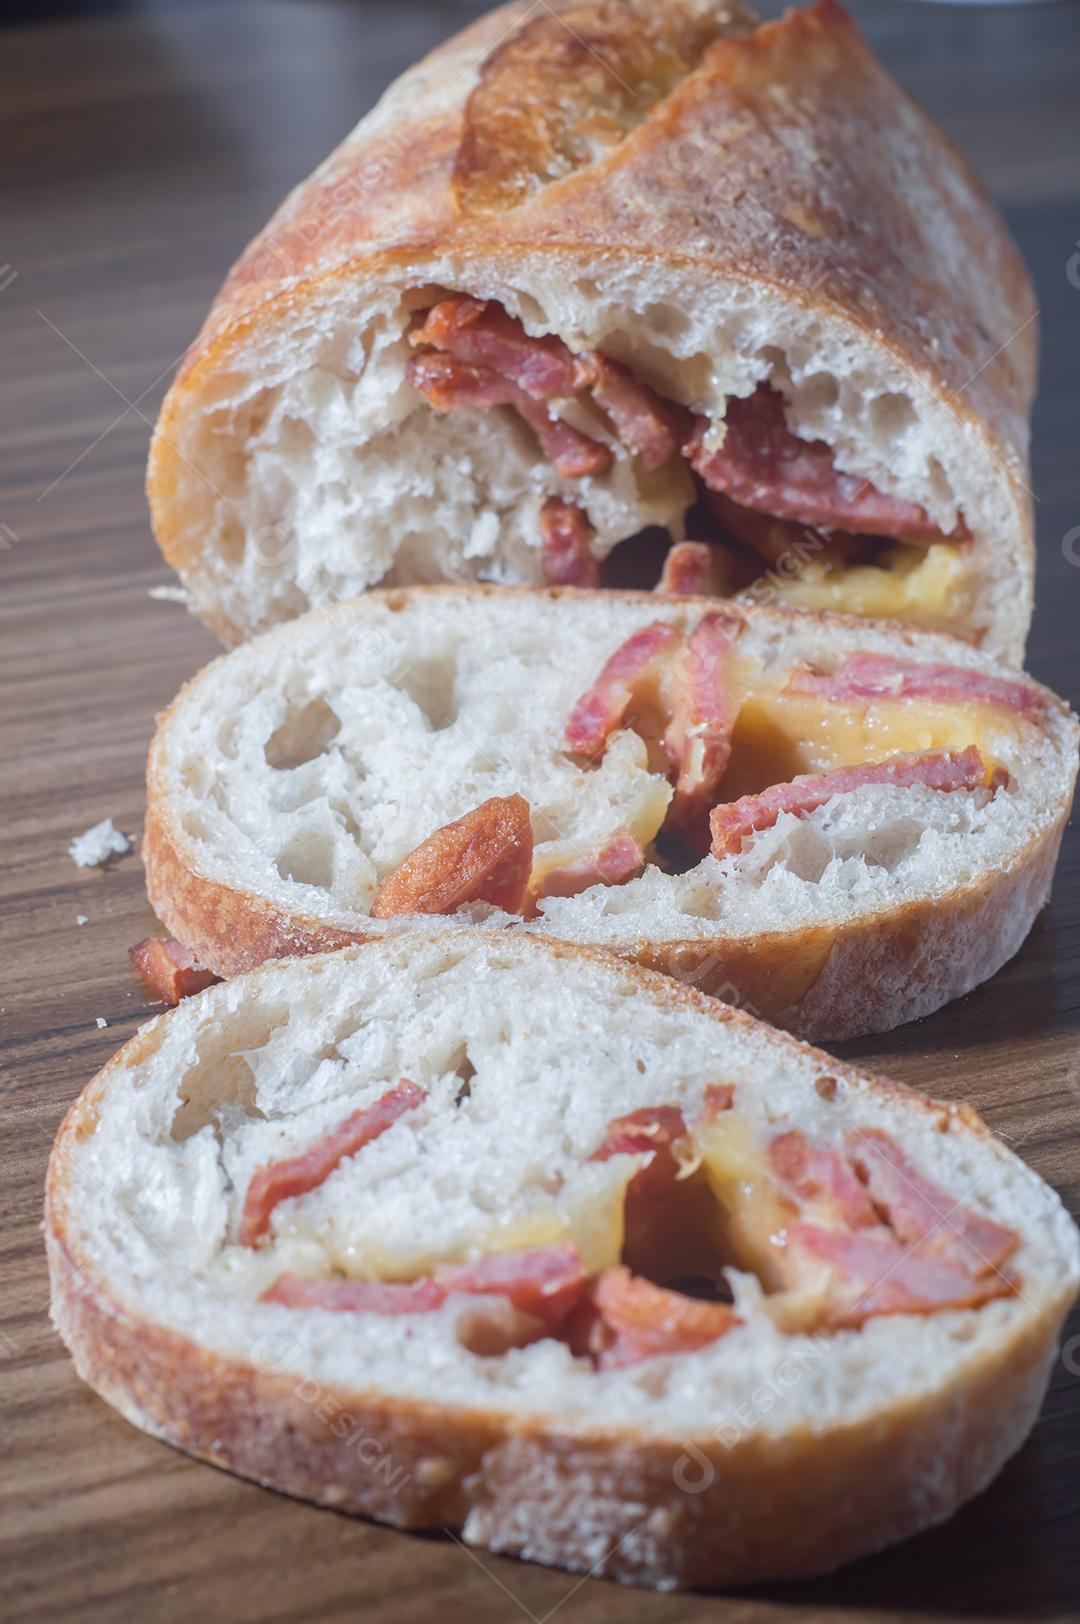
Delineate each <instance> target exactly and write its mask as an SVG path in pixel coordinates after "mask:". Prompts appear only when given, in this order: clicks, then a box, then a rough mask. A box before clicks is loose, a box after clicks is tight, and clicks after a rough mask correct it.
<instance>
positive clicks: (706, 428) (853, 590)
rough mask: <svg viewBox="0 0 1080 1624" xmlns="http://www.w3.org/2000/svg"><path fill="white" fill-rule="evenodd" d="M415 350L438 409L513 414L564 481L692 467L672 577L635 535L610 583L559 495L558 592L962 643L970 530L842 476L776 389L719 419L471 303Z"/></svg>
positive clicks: (411, 367)
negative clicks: (866, 621) (770, 613)
mask: <svg viewBox="0 0 1080 1624" xmlns="http://www.w3.org/2000/svg"><path fill="white" fill-rule="evenodd" d="M409 342H410V344H411V345H412V347H413V351H414V353H413V354H412V356H411V357H410V359H409V361H408V362H407V364H406V372H407V376H408V379H409V382H410V383H411V384H412V386H413V387H414V388H415V389H417V390H418V391H419V392H420V393H421V394H422V395H423V396H424V398H425V399H426V400H427V401H428V403H429V404H430V405H431V406H432V407H434V409H435V410H436V411H440V412H449V411H458V410H468V409H471V410H474V411H488V410H492V409H494V408H504V409H507V410H509V411H511V412H513V413H515V414H516V416H517V417H518V418H519V419H520V420H521V421H522V422H523V423H524V424H525V425H526V426H527V429H528V430H529V431H530V432H531V433H532V435H533V436H534V437H535V440H536V443H537V446H538V449H539V451H540V453H541V454H542V456H543V457H544V458H546V459H547V460H548V461H549V462H550V463H551V464H552V465H553V467H554V469H555V471H556V472H557V473H558V475H559V476H560V478H561V479H562V480H564V481H567V482H570V483H571V484H572V483H573V482H574V481H580V480H582V479H585V478H589V477H596V476H602V475H604V474H606V473H607V472H608V471H609V470H610V469H611V467H612V464H613V461H614V459H615V455H616V450H615V449H614V447H615V446H617V447H618V448H619V454H626V455H629V456H630V457H631V458H632V459H635V460H636V461H637V462H638V463H639V464H640V466H641V467H642V469H643V470H644V471H645V473H646V474H656V473H657V471H658V470H661V469H664V468H665V467H668V466H670V465H672V464H673V463H675V462H680V463H682V464H683V465H684V466H685V468H686V469H688V470H690V471H692V474H693V484H694V489H695V491H696V500H695V501H694V502H693V504H692V506H691V508H690V510H689V515H688V528H690V530H691V531H692V538H693V539H690V540H676V541H675V542H674V543H673V545H672V546H671V547H670V549H669V551H668V553H667V556H666V558H664V561H663V566H662V568H660V566H659V562H658V559H659V548H658V547H655V546H651V545H649V544H648V543H649V538H645V542H646V545H645V546H642V545H641V540H642V538H632V537H627V538H625V546H621V547H619V548H617V549H616V550H615V552H614V553H613V554H612V555H611V556H610V558H609V559H608V560H607V561H606V563H605V567H604V571H603V572H602V570H601V563H600V560H599V558H598V557H597V554H596V550H595V548H594V545H593V542H594V532H593V529H592V526H591V525H590V523H589V520H588V517H587V514H586V512H585V509H584V505H583V503H582V502H581V501H577V500H574V499H573V497H572V496H570V495H565V496H564V495H559V496H551V497H549V498H548V499H547V501H546V502H545V503H544V505H543V507H542V509H541V512H540V521H539V523H540V537H539V546H540V555H541V560H542V567H543V572H544V577H545V580H546V581H547V583H548V584H549V585H552V586H585V587H594V586H599V585H601V584H613V585H615V584H617V585H623V586H626V585H634V586H640V585H649V584H654V585H655V590H657V591H659V592H666V593H685V592H693V593H708V594H710V595H716V596H720V597H729V596H733V595H737V594H747V595H749V596H751V597H755V598H760V597H762V596H763V595H766V596H767V597H768V599H769V601H773V602H779V603H785V604H790V605H792V606H796V607H801V608H808V609H835V610H843V611H848V612H851V613H855V614H863V615H872V616H879V617H892V618H896V619H901V620H908V621H912V622H915V623H917V624H921V625H925V626H932V627H936V628H938V629H941V630H951V631H954V632H956V631H959V632H961V633H963V629H964V623H965V617H966V616H967V614H968V612H969V610H970V592H969V589H968V588H969V582H968V579H967V566H966V559H967V556H968V553H969V551H970V545H971V537H970V534H969V532H968V531H967V528H966V526H965V525H964V523H963V521H962V520H961V521H960V522H959V523H958V524H957V525H956V527H955V528H954V529H953V531H952V532H951V533H950V534H949V535H943V534H942V532H941V530H940V529H939V528H938V527H937V526H936V525H934V523H933V522H932V521H931V519H930V518H929V516H928V514H927V512H926V510H925V509H924V508H923V507H921V506H919V505H918V504H916V503H913V502H909V501H905V500H903V499H902V498H900V497H897V496H894V495H889V494H886V493H885V492H883V491H881V490H879V489H877V487H876V486H875V485H874V483H873V479H872V477H869V476H867V477H858V476H856V475H852V474H849V473H844V472H841V471H840V470H838V469H837V468H836V467H835V465H834V462H833V453H832V450H831V448H830V447H829V446H828V445H827V444H826V443H825V442H824V441H823V440H804V439H800V438H799V437H798V436H797V435H795V434H794V433H793V432H792V431H791V429H790V427H789V426H788V423H787V420H786V417H785V407H784V399H783V396H782V394H781V393H780V392H779V391H778V390H777V389H775V388H773V387H772V386H771V385H770V384H769V383H767V382H763V383H760V384H759V385H758V387H757V389H756V390H755V391H754V393H753V394H752V395H750V396H748V397H746V398H742V399H739V398H731V399H729V400H728V401H727V404H726V410H725V413H724V417H723V420H722V422H717V421H710V420H709V419H708V418H707V417H705V416H703V415H701V414H697V413H693V412H691V411H690V410H688V409H687V408H686V407H684V406H681V405H678V404H676V403H674V402H672V401H670V400H665V399H664V398H663V397H662V396H661V395H659V394H658V393H657V392H656V391H655V390H654V389H652V388H650V387H649V386H648V385H647V384H645V383H642V382H641V381H640V380H639V379H637V378H636V377H635V376H634V374H633V373H632V371H631V370H630V369H629V368H628V367H626V366H623V365H622V364H621V363H619V362H616V361H613V360H611V359H610V358H608V357H606V356H605V355H603V354H602V353H601V352H599V351H595V350H593V351H584V352H580V353H575V352H574V351H572V350H571V349H570V348H569V347H568V346H567V345H566V344H564V343H563V341H562V340H561V339H559V338H557V337H555V336H553V335H547V336H544V337H534V336H530V335H529V334H528V333H526V331H525V329H524V327H523V326H522V325H521V323H520V322H519V321H518V320H517V319H516V318H515V317H513V316H511V315H509V314H508V312H507V311H506V310H504V309H503V308H502V306H501V305H499V304H498V303H497V302H496V301H494V300H486V301H485V300H480V299H475V298H472V297H469V296H467V295H453V296H451V297H448V298H444V299H441V300H439V301H438V302H437V303H436V304H434V305H433V306H431V307H430V308H429V309H427V310H426V311H424V312H422V313H421V315H420V317H419V318H418V319H417V321H416V324H415V325H414V326H413V328H412V330H411V332H410V334H409ZM568 409H569V415H567V411H568ZM590 425H595V427H594V432H592V433H590V432H589V427H590ZM601 435H602V437H601ZM613 443H614V444H613ZM639 554H640V555H641V556H640V559H639V557H638V555H639ZM620 555H622V556H621V557H620ZM627 569H629V570H630V571H631V576H630V577H628V576H627V573H626V572H627ZM658 569H659V574H657V571H658ZM638 575H641V576H643V577H645V578H644V579H638V578H637V576H638ZM650 576H651V579H650V578H649V577H650Z"/></svg>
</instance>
